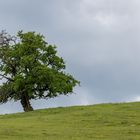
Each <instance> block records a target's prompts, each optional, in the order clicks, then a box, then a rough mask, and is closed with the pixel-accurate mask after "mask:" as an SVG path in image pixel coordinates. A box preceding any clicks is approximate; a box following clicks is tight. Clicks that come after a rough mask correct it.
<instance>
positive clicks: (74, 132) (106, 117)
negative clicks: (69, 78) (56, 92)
mask: <svg viewBox="0 0 140 140" xmlns="http://www.w3.org/2000/svg"><path fill="white" fill-rule="evenodd" d="M139 107H140V103H124V104H102V105H93V106H77V107H66V108H53V109H44V110H37V111H34V112H29V113H18V114H10V115H1V116H0V124H1V125H0V137H1V139H2V140H139V139H140V111H139Z"/></svg>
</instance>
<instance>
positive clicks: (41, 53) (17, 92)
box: [0, 31, 79, 112]
mask: <svg viewBox="0 0 140 140" xmlns="http://www.w3.org/2000/svg"><path fill="white" fill-rule="evenodd" d="M0 77H1V79H2V84H1V86H0V103H6V102H7V101H9V100H14V101H18V100H20V102H21V104H22V107H23V109H24V111H26V112H27V111H32V110H33V108H32V106H31V104H30V100H31V99H40V98H44V99H48V98H53V97H56V96H58V95H61V94H63V95H67V94H69V93H72V92H73V87H75V86H76V85H77V84H79V81H77V80H76V79H74V78H73V76H72V75H70V74H67V73H66V72H65V63H64V60H63V59H62V58H61V57H59V56H58V55H57V51H56V46H54V45H49V44H48V43H47V42H46V41H45V38H44V36H43V35H40V34H37V33H35V32H27V33H24V32H22V31H19V32H18V34H17V36H16V37H12V36H10V35H8V34H6V33H5V32H1V34H0Z"/></svg>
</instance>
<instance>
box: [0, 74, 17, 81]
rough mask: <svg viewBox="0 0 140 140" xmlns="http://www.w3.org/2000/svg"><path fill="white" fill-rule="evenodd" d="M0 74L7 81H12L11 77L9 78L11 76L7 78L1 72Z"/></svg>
mask: <svg viewBox="0 0 140 140" xmlns="http://www.w3.org/2000/svg"><path fill="white" fill-rule="evenodd" d="M0 76H2V77H3V78H5V79H7V80H9V81H14V80H13V79H11V78H9V77H7V76H5V75H3V74H0Z"/></svg>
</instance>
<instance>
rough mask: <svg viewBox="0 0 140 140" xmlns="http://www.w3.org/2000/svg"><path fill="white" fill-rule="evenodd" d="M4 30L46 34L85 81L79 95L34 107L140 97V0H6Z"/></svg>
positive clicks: (4, 109)
mask: <svg viewBox="0 0 140 140" xmlns="http://www.w3.org/2000/svg"><path fill="white" fill-rule="evenodd" d="M0 29H1V30H2V29H6V30H7V32H9V33H10V34H13V35H14V34H16V33H17V31H19V30H24V31H36V32H39V33H42V34H43V35H45V37H46V40H47V41H48V43H50V44H55V45H56V46H57V47H58V48H57V50H58V53H59V55H60V56H62V57H63V58H64V60H65V62H66V66H67V72H69V73H70V74H72V75H73V76H74V77H75V78H76V79H78V80H80V81H81V86H80V87H76V88H75V93H76V94H73V95H70V96H66V97H63V96H61V97H59V98H56V99H51V100H47V101H46V100H45V101H44V100H41V101H32V105H33V107H34V108H36V109H37V108H46V107H57V106H71V105H87V104H97V103H105V102H128V101H139V100H140V1H139V0H73V1H72V0H0ZM19 111H22V107H21V105H20V104H19V103H14V102H10V103H7V104H5V105H0V113H12V112H19Z"/></svg>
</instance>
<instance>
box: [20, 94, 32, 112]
mask: <svg viewBox="0 0 140 140" xmlns="http://www.w3.org/2000/svg"><path fill="white" fill-rule="evenodd" d="M20 103H21V105H22V107H23V110H24V111H25V112H29V111H33V108H32V106H31V104H30V101H29V97H28V95H27V94H23V96H22V97H21V100H20Z"/></svg>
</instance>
